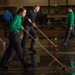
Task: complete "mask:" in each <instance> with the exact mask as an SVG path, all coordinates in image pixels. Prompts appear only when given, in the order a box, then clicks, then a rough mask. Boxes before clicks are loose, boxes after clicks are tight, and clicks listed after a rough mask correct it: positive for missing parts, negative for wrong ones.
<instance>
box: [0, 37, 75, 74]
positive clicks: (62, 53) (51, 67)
mask: <svg viewBox="0 0 75 75" xmlns="http://www.w3.org/2000/svg"><path fill="white" fill-rule="evenodd" d="M29 40H30V39H29ZM29 40H28V41H29ZM51 40H52V41H53V42H54V43H55V44H57V45H58V49H59V50H58V51H57V52H56V51H54V50H53V46H52V45H51V44H50V43H49V42H48V41H47V40H46V39H39V41H40V42H41V44H42V45H43V46H44V47H45V48H46V49H47V50H48V51H49V52H50V53H52V54H53V55H54V56H55V57H56V58H57V59H58V60H59V61H60V62H61V63H62V64H64V65H66V66H67V70H65V71H63V70H62V66H61V65H60V64H58V63H57V62H56V61H55V60H54V59H53V58H52V57H51V56H50V55H49V54H48V53H47V52H46V51H45V50H43V49H42V48H41V47H40V46H39V45H38V44H36V45H35V49H36V51H37V54H33V53H31V52H30V51H29V50H28V48H29V45H27V49H26V51H27V54H26V55H27V59H28V62H29V63H31V62H32V63H35V64H36V67H33V68H29V69H28V70H25V69H24V68H23V66H22V64H21V62H20V61H19V59H18V57H17V55H16V53H15V52H14V53H13V55H12V57H11V59H10V60H9V63H8V65H9V66H10V69H8V70H4V69H0V75H70V74H71V73H73V72H75V68H74V66H75V63H74V61H75V45H74V44H75V42H74V40H72V39H70V41H69V43H68V46H67V47H66V46H65V47H64V46H62V45H61V43H62V41H63V39H62V38H58V39H57V40H54V39H53V38H52V39H51ZM28 44H29V43H28ZM0 49H1V52H0V58H1V57H2V55H3V53H4V51H3V50H2V47H1V48H0ZM14 58H15V59H14Z"/></svg>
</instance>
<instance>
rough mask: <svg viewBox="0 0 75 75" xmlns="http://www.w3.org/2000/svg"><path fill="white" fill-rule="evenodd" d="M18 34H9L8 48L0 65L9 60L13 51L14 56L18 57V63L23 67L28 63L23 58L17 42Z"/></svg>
mask: <svg viewBox="0 0 75 75" xmlns="http://www.w3.org/2000/svg"><path fill="white" fill-rule="evenodd" d="M18 34H19V33H17V32H10V35H9V46H8V47H7V49H6V51H5V53H4V55H3V58H2V60H1V63H2V64H7V62H8V60H9V59H10V57H11V55H12V52H13V50H15V52H16V54H17V55H18V57H19V59H20V61H21V62H22V64H23V66H26V65H27V64H28V63H27V61H26V57H24V54H23V52H24V51H23V49H22V48H21V45H20V43H19V41H18Z"/></svg>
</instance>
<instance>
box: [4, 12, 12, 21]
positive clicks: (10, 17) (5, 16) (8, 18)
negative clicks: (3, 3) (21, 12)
mask: <svg viewBox="0 0 75 75" xmlns="http://www.w3.org/2000/svg"><path fill="white" fill-rule="evenodd" d="M12 18H13V17H12V14H11V13H10V12H9V11H7V12H5V13H4V19H5V20H11V19H12Z"/></svg>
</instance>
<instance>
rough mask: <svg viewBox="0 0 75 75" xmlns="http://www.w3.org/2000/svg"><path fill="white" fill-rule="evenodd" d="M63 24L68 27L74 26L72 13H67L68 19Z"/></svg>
mask: <svg viewBox="0 0 75 75" xmlns="http://www.w3.org/2000/svg"><path fill="white" fill-rule="evenodd" d="M65 24H69V27H72V25H73V24H74V12H69V14H68V19H67V20H66V21H65Z"/></svg>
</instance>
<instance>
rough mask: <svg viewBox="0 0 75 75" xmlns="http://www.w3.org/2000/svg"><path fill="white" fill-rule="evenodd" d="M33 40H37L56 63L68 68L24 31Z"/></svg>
mask: <svg viewBox="0 0 75 75" xmlns="http://www.w3.org/2000/svg"><path fill="white" fill-rule="evenodd" d="M23 30H24V31H25V32H26V33H27V34H28V35H29V36H30V37H31V38H32V39H33V40H35V41H36V42H37V43H38V44H39V45H40V46H41V47H42V48H43V49H44V50H45V51H46V52H47V53H48V54H49V55H50V56H51V57H52V58H53V59H54V60H55V61H56V62H58V63H59V64H60V65H61V66H62V67H66V66H65V65H63V64H62V63H61V62H60V61H59V60H58V59H57V58H55V57H54V56H53V55H52V54H51V53H50V52H49V51H48V50H47V49H46V48H45V47H43V46H42V45H41V44H40V43H39V42H38V41H37V40H36V39H34V38H33V37H32V36H31V35H30V34H29V33H28V32H27V31H26V30H25V29H23Z"/></svg>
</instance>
